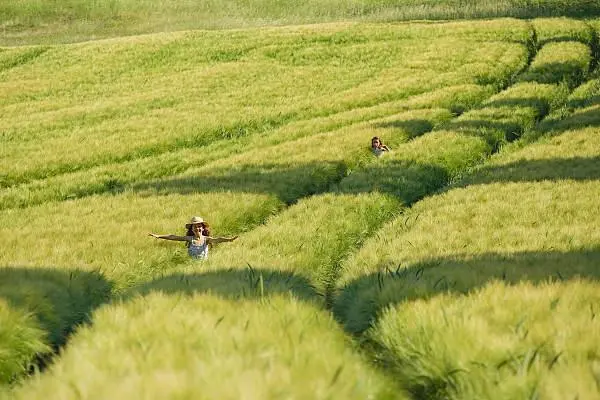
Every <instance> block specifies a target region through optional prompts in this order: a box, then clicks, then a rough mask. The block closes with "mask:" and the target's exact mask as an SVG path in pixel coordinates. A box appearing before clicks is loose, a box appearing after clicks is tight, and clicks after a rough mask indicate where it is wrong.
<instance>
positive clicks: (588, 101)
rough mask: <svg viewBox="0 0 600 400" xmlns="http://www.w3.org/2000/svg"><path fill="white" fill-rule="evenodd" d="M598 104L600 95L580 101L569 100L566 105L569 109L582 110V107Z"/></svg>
mask: <svg viewBox="0 0 600 400" xmlns="http://www.w3.org/2000/svg"><path fill="white" fill-rule="evenodd" d="M599 104H600V94H598V95H593V96H589V97H586V98H585V99H582V100H579V99H578V100H570V101H569V102H568V103H567V106H568V107H570V108H575V109H577V108H584V107H592V106H597V105H599Z"/></svg>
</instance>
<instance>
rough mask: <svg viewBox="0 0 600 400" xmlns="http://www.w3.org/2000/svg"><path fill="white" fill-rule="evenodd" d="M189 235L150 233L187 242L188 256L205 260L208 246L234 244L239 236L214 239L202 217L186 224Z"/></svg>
mask: <svg viewBox="0 0 600 400" xmlns="http://www.w3.org/2000/svg"><path fill="white" fill-rule="evenodd" d="M185 227H186V229H187V233H186V234H185V236H177V235H157V234H155V233H149V234H148V235H149V236H152V237H154V238H156V239H165V240H175V241H178V242H186V246H187V249H188V254H189V256H190V257H192V258H195V259H199V260H204V259H206V258H208V245H212V244H215V243H222V242H232V241H234V240H235V239H237V238H238V237H237V236H232V237H212V236H210V227H209V226H208V223H206V222H205V221H204V220H203V219H202V218H201V217H192V219H191V221H190V222H189V223H188V224H185Z"/></svg>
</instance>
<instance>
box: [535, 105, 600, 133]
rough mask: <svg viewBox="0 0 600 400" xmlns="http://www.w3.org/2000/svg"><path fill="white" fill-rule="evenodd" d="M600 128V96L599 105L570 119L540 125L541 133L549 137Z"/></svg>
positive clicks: (576, 113)
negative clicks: (578, 130)
mask: <svg viewBox="0 0 600 400" xmlns="http://www.w3.org/2000/svg"><path fill="white" fill-rule="evenodd" d="M589 127H600V96H599V97H598V104H596V105H593V106H590V108H589V109H583V110H580V111H578V112H575V113H574V114H572V115H571V116H569V117H568V118H565V119H563V120H559V121H552V122H549V123H546V124H543V123H542V124H540V129H539V130H540V132H541V133H542V134H543V135H544V136H547V137H551V136H557V135H560V134H562V133H564V132H567V131H570V130H573V129H583V128H589Z"/></svg>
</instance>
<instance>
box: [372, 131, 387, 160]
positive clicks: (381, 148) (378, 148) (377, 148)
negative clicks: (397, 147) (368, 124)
mask: <svg viewBox="0 0 600 400" xmlns="http://www.w3.org/2000/svg"><path fill="white" fill-rule="evenodd" d="M371 151H372V152H373V154H375V155H376V156H377V157H379V156H380V155H382V154H383V153H385V152H386V151H390V148H389V147H387V146H386V145H385V144H383V141H382V140H381V139H379V137H378V136H373V138H372V139H371Z"/></svg>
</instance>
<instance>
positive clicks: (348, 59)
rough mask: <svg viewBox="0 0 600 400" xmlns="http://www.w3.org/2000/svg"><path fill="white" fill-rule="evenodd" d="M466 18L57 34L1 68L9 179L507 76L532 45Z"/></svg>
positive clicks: (522, 27) (517, 33) (518, 33)
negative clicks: (110, 35)
mask: <svg viewBox="0 0 600 400" xmlns="http://www.w3.org/2000/svg"><path fill="white" fill-rule="evenodd" d="M462 24H463V25H471V26H468V27H463V29H464V30H465V31H467V32H469V33H470V36H466V35H465V34H463V33H461V32H460V30H459V31H458V32H457V34H456V35H454V36H453V35H447V34H445V31H443V30H440V29H439V27H434V28H432V27H430V26H429V25H427V24H421V25H417V26H408V27H407V26H403V25H363V24H349V23H346V24H330V25H325V26H321V25H319V26H313V27H289V28H280V29H257V30H247V31H234V32H183V33H177V34H169V35H162V36H159V35H150V36H145V37H136V38H129V39H120V40H110V41H99V42H89V43H83V44H77V45H69V46H56V47H52V48H49V49H47V50H46V51H45V52H43V53H40V54H39V55H37V57H35V58H33V59H27V60H23V63H21V64H18V65H14V66H13V67H12V68H10V69H7V70H5V71H3V73H2V74H1V75H0V91H1V92H2V93H3V96H2V100H0V107H2V112H3V120H4V121H3V122H4V123H3V128H2V137H3V138H4V139H5V145H4V146H2V148H1V150H0V156H1V158H2V159H3V167H4V168H2V169H3V174H2V186H4V187H6V186H11V185H15V184H18V183H24V182H28V181H31V180H34V179H40V178H47V177H49V176H52V175H56V174H61V173H66V172H73V171H77V170H81V169H87V168H91V167H94V166H97V165H101V164H110V163H114V162H123V161H128V160H132V159H136V158H140V157H144V156H151V155H158V154H162V153H165V152H169V151H173V150H177V149H181V148H184V147H190V146H204V145H207V144H209V143H212V142H214V141H218V140H223V139H231V138H235V137H240V136H246V135H252V134H256V133H260V132H264V131H268V130H271V129H273V128H276V127H278V126H281V125H285V124H287V123H289V122H293V121H298V120H303V119H304V120H305V119H310V118H314V117H317V116H321V115H327V114H332V113H337V112H343V111H347V110H350V109H353V108H356V107H364V106H371V105H374V104H378V103H381V102H386V101H391V100H397V99H402V98H406V97H408V96H410V95H415V94H422V93H425V92H427V91H430V90H433V89H438V88H442V87H448V86H453V85H459V84H468V83H475V84H481V83H483V84H494V85H502V84H503V82H506V81H507V80H509V79H510V77H511V76H512V75H514V73H515V72H516V71H518V70H519V69H521V68H522V67H523V66H524V65H525V62H526V58H527V54H526V49H525V46H524V45H522V44H520V43H518V42H517V43H514V42H513V43H508V42H499V41H497V40H498V38H496V39H495V40H494V41H492V39H488V38H487V35H488V32H487V30H488V29H491V28H490V27H489V26H488V25H490V24H489V23H468V24H467V23H462ZM505 24H506V25H507V26H508V27H511V28H512V29H513V30H514V33H511V34H510V35H508V36H509V37H513V39H514V40H515V41H521V40H526V39H527V32H528V31H527V25H526V24H525V23H522V22H517V21H505ZM451 26H457V27H460V24H457V23H455V24H452V25H451ZM451 26H449V28H450V27H451ZM429 31H431V32H429ZM478 32H479V33H480V36H479V35H478ZM419 36H429V37H430V39H431V40H428V41H423V39H422V38H419ZM299 38H302V40H298V39H299ZM483 40H485V41H483ZM456 47H460V48H462V51H461V52H459V53H457V52H455V51H454V49H455V48H456ZM64 59H69V60H70V62H69V64H68V65H65V64H64V61H63V60H64ZM417 71H418V73H416V72H417ZM331 76H336V79H328V77H331ZM56 82H62V83H61V84H60V85H57V84H56ZM258 93H260V96H257V94H258ZM23 115H27V118H23ZM55 148H61V149H64V151H62V152H55V151H53V150H52V149H55Z"/></svg>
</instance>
